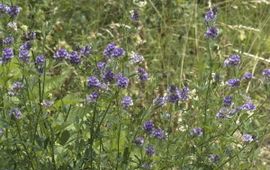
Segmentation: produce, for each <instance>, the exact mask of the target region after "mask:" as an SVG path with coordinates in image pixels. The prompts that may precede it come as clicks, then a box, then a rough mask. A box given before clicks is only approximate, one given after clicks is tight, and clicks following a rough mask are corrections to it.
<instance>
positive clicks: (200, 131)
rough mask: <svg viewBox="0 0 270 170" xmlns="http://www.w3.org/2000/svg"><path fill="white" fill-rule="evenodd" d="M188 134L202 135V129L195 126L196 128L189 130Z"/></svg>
mask: <svg viewBox="0 0 270 170" xmlns="http://www.w3.org/2000/svg"><path fill="white" fill-rule="evenodd" d="M190 134H191V135H192V136H198V137H200V136H202V135H203V129H202V128H200V127H196V128H193V129H192V130H191V131H190Z"/></svg>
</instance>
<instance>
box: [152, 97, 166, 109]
mask: <svg viewBox="0 0 270 170" xmlns="http://www.w3.org/2000/svg"><path fill="white" fill-rule="evenodd" d="M153 104H154V105H155V106H157V107H161V106H163V105H165V104H166V98H165V97H164V96H158V97H156V98H155V99H154V100H153Z"/></svg>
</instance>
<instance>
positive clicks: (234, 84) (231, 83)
mask: <svg viewBox="0 0 270 170" xmlns="http://www.w3.org/2000/svg"><path fill="white" fill-rule="evenodd" d="M226 84H227V85H228V86H230V87H239V86H240V80H239V79H229V80H228V81H227V82H226Z"/></svg>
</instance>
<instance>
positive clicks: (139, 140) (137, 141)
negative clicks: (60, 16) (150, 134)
mask: <svg viewBox="0 0 270 170" xmlns="http://www.w3.org/2000/svg"><path fill="white" fill-rule="evenodd" d="M134 143H135V144H136V145H138V146H142V145H143V144H144V138H143V137H142V136H138V137H136V138H135V140H134Z"/></svg>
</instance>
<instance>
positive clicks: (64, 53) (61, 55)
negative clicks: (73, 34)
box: [53, 48, 68, 59]
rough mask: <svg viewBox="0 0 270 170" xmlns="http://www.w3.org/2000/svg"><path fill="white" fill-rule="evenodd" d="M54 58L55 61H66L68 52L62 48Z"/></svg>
mask: <svg viewBox="0 0 270 170" xmlns="http://www.w3.org/2000/svg"><path fill="white" fill-rule="evenodd" d="M53 57H54V58H55V59H66V58H68V52H67V50H66V49H64V48H60V49H58V50H57V51H56V52H55V54H54V56H53Z"/></svg>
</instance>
